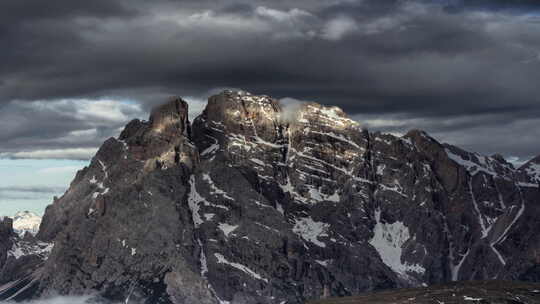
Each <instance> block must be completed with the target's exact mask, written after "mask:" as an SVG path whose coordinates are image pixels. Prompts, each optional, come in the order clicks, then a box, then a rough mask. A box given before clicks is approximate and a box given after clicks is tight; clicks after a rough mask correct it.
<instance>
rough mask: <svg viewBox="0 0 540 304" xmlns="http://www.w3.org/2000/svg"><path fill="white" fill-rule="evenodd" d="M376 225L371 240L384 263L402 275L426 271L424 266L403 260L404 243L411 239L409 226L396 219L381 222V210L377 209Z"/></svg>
mask: <svg viewBox="0 0 540 304" xmlns="http://www.w3.org/2000/svg"><path fill="white" fill-rule="evenodd" d="M375 221H376V225H375V228H374V229H373V238H371V240H370V241H369V243H370V244H371V246H373V247H374V248H375V249H376V250H377V252H378V253H379V256H380V257H381V259H382V261H383V263H384V264H386V265H387V266H388V267H390V268H391V269H392V270H393V271H395V272H397V273H398V274H401V275H405V276H406V275H407V273H408V272H415V273H424V272H425V271H426V270H425V269H424V267H422V266H421V265H418V264H409V263H407V262H402V260H401V254H402V251H403V249H402V248H403V245H404V244H405V242H407V240H409V239H410V234H409V228H407V226H405V225H404V224H403V222H400V221H395V222H394V223H392V224H388V223H383V222H381V211H380V210H376V211H375Z"/></svg>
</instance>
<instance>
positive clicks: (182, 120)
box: [149, 97, 189, 136]
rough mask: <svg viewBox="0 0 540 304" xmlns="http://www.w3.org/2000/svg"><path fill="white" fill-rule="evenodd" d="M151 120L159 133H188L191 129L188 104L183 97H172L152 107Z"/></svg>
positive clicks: (154, 128)
mask: <svg viewBox="0 0 540 304" xmlns="http://www.w3.org/2000/svg"><path fill="white" fill-rule="evenodd" d="M149 122H150V126H151V128H152V130H154V131H155V132H157V133H162V134H165V135H168V136H173V135H174V134H186V132H187V130H188V129H189V120H188V104H187V102H185V101H184V100H183V99H182V98H179V97H171V98H170V99H169V101H168V102H167V103H165V104H162V105H160V106H157V107H155V108H154V109H152V112H151V114H150V119H149Z"/></svg>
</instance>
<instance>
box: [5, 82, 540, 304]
mask: <svg viewBox="0 0 540 304" xmlns="http://www.w3.org/2000/svg"><path fill="white" fill-rule="evenodd" d="M187 111H188V107H187V104H186V103H185V102H184V101H182V100H181V99H172V100H170V101H169V102H168V103H166V104H165V105H163V106H161V107H159V108H156V109H155V110H154V111H153V112H152V115H151V117H150V120H149V121H147V122H144V121H139V120H134V121H132V122H130V123H129V124H128V125H127V126H126V128H125V130H124V131H123V132H122V133H121V135H120V136H119V138H118V139H115V138H111V139H109V140H107V141H106V142H105V143H104V144H103V146H102V147H101V149H100V150H99V151H98V153H97V154H96V156H95V157H94V158H93V159H92V161H91V163H90V165H89V166H88V167H87V168H85V169H83V170H81V171H80V172H78V174H77V176H76V177H75V179H74V181H73V182H72V184H71V187H70V188H69V190H68V191H67V192H66V193H65V195H64V196H63V197H61V198H60V199H58V200H57V201H55V202H54V203H53V204H52V205H51V206H49V207H48V208H47V210H46V214H45V216H44V218H43V222H42V224H41V228H40V231H39V233H38V235H37V238H38V239H39V240H40V241H41V242H50V243H54V249H53V250H52V253H51V255H50V256H49V257H48V259H47V260H46V261H45V263H44V264H43V265H42V266H39V267H38V270H39V280H34V281H33V282H32V286H33V288H34V290H35V292H34V296H44V295H48V294H53V293H60V294H84V293H92V292H95V291H99V292H100V294H101V296H102V297H104V298H106V299H110V300H121V301H126V300H127V301H128V302H129V301H147V302H148V303H235V304H236V303H246V304H247V303H302V302H303V301H305V300H307V299H319V298H325V297H329V296H345V295H354V294H358V293H360V292H363V291H370V290H379V289H386V288H395V287H407V286H420V285H426V284H434V283H441V282H448V281H455V280H469V279H493V278H497V279H509V280H516V279H521V280H530V281H538V280H540V256H539V255H538V254H537V251H538V250H539V249H540V235H538V234H537V231H538V230H539V229H540V221H538V219H539V218H540V210H538V208H539V207H538V202H539V198H540V190H539V187H538V176H537V175H534V174H533V173H531V172H532V171H531V170H532V169H531V168H535V167H534V165H535V164H538V163H539V162H531V164H532V165H528V166H524V167H522V168H519V169H515V168H514V167H513V166H512V165H511V164H509V163H507V162H506V161H505V160H504V159H503V158H502V157H500V156H492V157H486V156H481V155H478V154H475V153H470V152H467V151H463V150H461V149H459V148H457V147H454V146H450V145H444V144H441V143H439V142H437V141H436V140H434V139H433V138H431V137H429V135H427V134H426V133H424V132H422V131H416V130H415V131H411V132H409V133H408V134H407V135H406V136H404V137H395V136H392V135H388V134H380V133H369V132H368V131H366V130H362V129H361V128H360V126H359V124H358V123H357V122H355V121H352V120H350V119H349V118H348V117H347V116H346V114H345V113H343V111H341V110H340V109H338V108H335V107H330V108H329V107H324V106H321V105H318V104H315V103H306V104H302V105H300V106H298V107H296V108H294V109H291V108H287V107H284V106H283V105H281V104H280V103H279V102H278V101H277V100H274V99H272V98H270V97H268V96H254V95H250V94H249V93H245V92H232V91H225V92H223V93H221V94H219V95H216V96H213V97H211V98H210V99H209V101H208V105H207V107H206V109H205V110H204V112H203V113H202V114H201V115H200V116H199V117H197V118H196V119H195V121H194V122H193V123H192V124H190V122H189V121H188V118H187V117H188V113H187ZM535 172H536V171H535ZM1 253H2V251H1V249H0V254H1ZM0 258H1V255H0Z"/></svg>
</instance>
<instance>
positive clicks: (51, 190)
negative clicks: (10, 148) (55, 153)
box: [0, 159, 88, 216]
mask: <svg viewBox="0 0 540 304" xmlns="http://www.w3.org/2000/svg"><path fill="white" fill-rule="evenodd" d="M87 164H88V161H79V160H56V159H41V160H36V159H0V216H4V215H6V216H13V215H14V214H15V213H16V212H18V211H23V210H29V211H32V212H35V213H37V214H39V215H42V214H43V212H44V211H45V207H46V206H47V205H49V204H51V203H52V202H53V197H54V196H61V195H62V194H63V193H64V191H65V190H66V189H67V188H68V186H69V183H70V182H71V181H72V180H73V178H74V177H75V173H76V172H77V170H80V169H82V168H83V167H84V166H86V165H87Z"/></svg>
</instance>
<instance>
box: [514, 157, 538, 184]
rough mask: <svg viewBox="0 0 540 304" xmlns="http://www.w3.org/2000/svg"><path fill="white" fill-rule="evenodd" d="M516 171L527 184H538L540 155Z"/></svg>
mask: <svg viewBox="0 0 540 304" xmlns="http://www.w3.org/2000/svg"><path fill="white" fill-rule="evenodd" d="M518 171H519V172H520V173H521V175H522V176H524V179H525V180H527V181H528V182H531V183H540V155H538V156H537V157H535V158H533V159H531V160H530V161H528V162H526V163H525V164H523V165H522V166H521V167H519V169H518Z"/></svg>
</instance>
